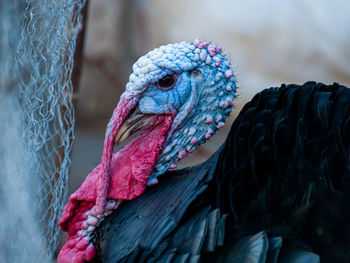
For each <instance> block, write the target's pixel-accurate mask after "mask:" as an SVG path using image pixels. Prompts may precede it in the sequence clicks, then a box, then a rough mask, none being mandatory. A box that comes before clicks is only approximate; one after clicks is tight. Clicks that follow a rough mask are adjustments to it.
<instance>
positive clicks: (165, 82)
mask: <svg viewBox="0 0 350 263" xmlns="http://www.w3.org/2000/svg"><path fill="white" fill-rule="evenodd" d="M174 82H175V79H174V76H172V75H167V76H165V77H164V78H162V79H160V80H158V87H160V88H169V87H171V86H172V85H174Z"/></svg>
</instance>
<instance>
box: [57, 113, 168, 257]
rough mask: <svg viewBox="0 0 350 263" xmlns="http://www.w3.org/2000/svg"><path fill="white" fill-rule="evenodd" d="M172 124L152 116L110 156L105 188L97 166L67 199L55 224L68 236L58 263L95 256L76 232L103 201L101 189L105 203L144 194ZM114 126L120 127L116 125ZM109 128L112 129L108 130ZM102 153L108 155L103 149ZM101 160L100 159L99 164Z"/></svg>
mask: <svg viewBox="0 0 350 263" xmlns="http://www.w3.org/2000/svg"><path fill="white" fill-rule="evenodd" d="M172 121H173V116H169V115H158V116H155V117H154V126H153V127H151V128H152V129H150V130H147V131H146V132H144V133H143V134H141V135H140V136H138V137H137V138H135V139H134V140H133V141H131V142H130V143H129V144H127V145H126V146H125V147H124V148H123V149H122V150H120V151H119V152H118V153H116V154H112V156H111V159H110V161H109V162H108V164H106V167H107V171H108V173H109V174H108V177H107V178H108V181H107V185H104V186H103V187H101V181H105V180H106V178H105V176H106V175H105V174H104V173H103V172H104V171H103V170H104V169H103V168H104V166H103V163H101V164H100V165H98V166H97V167H96V168H95V169H93V170H92V171H91V172H90V174H89V175H88V176H87V177H86V179H85V180H84V182H83V184H82V185H81V186H80V188H79V189H78V190H77V191H76V192H75V193H73V194H72V195H71V196H70V197H69V200H68V202H67V204H66V206H65V207H64V209H63V213H62V217H61V219H60V221H59V225H60V227H61V229H62V230H63V231H67V232H68V237H67V240H66V244H65V245H64V246H63V247H62V249H61V251H60V253H59V256H58V259H57V262H58V263H68V262H70V263H83V262H84V260H87V261H89V260H92V259H93V257H94V256H95V253H96V251H95V248H94V246H93V245H92V243H91V242H90V240H89V239H88V238H87V237H82V236H81V235H80V234H79V231H80V230H85V229H86V228H87V225H86V219H87V217H88V215H87V212H88V211H89V210H90V209H92V208H93V207H95V206H96V203H97V199H98V198H99V197H100V198H103V193H102V194H101V189H103V188H104V187H105V188H107V189H108V195H107V196H104V198H105V200H108V199H116V200H130V199H133V198H135V197H137V196H139V195H141V194H142V193H143V192H144V191H145V188H146V185H147V181H148V178H149V176H150V175H151V173H152V171H153V168H154V166H155V164H156V163H157V160H158V157H159V153H160V150H161V148H162V145H163V143H164V141H165V139H166V135H167V132H168V130H169V128H170V126H171V123H172ZM117 126H119V127H120V125H117ZM109 129H112V130H113V128H111V127H109ZM115 134H116V133H115V130H114V132H112V131H110V132H108V131H107V134H106V137H109V136H111V137H113V136H114V137H115ZM109 139H110V138H109ZM113 139H114V138H113ZM105 147H110V145H107V146H106V140H105ZM105 153H108V151H106V149H105V150H104V154H105ZM106 159H107V160H108V158H106ZM103 160H104V158H102V162H103ZM106 167H105V168H106ZM97 214H98V215H101V214H100V213H97Z"/></svg>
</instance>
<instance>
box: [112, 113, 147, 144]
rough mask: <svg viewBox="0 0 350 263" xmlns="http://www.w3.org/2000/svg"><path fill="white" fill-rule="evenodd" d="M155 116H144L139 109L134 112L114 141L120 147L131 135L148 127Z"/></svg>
mask: <svg viewBox="0 0 350 263" xmlns="http://www.w3.org/2000/svg"><path fill="white" fill-rule="evenodd" d="M153 116H154V115H152V114H143V113H141V112H140V111H138V109H136V110H134V111H133V112H132V113H131V114H130V115H129V117H128V118H127V119H126V120H125V121H124V123H123V124H122V126H121V127H120V129H119V131H118V133H117V135H116V137H115V140H114V142H115V144H116V145H119V144H121V143H123V142H124V141H125V140H126V139H128V138H129V137H130V136H131V135H133V134H135V133H136V132H138V131H139V130H141V129H142V128H146V127H148V126H149V122H150V119H151V118H152V117H153Z"/></svg>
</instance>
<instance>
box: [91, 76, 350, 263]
mask: <svg viewBox="0 0 350 263" xmlns="http://www.w3.org/2000/svg"><path fill="white" fill-rule="evenodd" d="M349 207H350V89H348V88H346V87H344V86H341V85H338V84H336V83H335V84H333V85H324V84H321V83H315V82H307V83H305V84H303V85H282V86H281V87H280V88H270V89H266V90H264V91H262V92H261V93H259V94H257V95H256V96H255V97H254V98H253V99H252V100H251V101H250V102H248V103H247V104H246V105H245V106H244V108H243V109H242V111H241V112H240V114H239V116H238V117H237V119H236V120H235V121H234V123H233V125H232V128H231V131H230V133H229V134H228V137H227V139H226V141H225V143H224V144H223V146H222V147H221V148H220V149H219V150H218V152H217V153H215V154H214V155H213V156H212V157H211V158H210V159H209V160H208V161H207V162H205V163H203V164H201V165H197V166H194V167H190V168H186V169H183V170H176V171H170V172H167V173H165V174H164V175H162V176H161V177H160V178H159V184H158V185H156V186H153V187H150V188H149V189H148V190H147V191H146V192H145V194H144V195H142V196H141V197H139V198H137V199H135V200H132V201H130V202H126V203H123V204H122V205H121V206H120V208H119V209H118V210H117V211H115V212H114V213H113V214H112V215H111V216H110V217H109V218H107V219H106V220H105V221H104V222H103V223H102V224H101V225H100V226H99V227H98V229H97V232H96V235H95V237H94V240H95V244H96V245H97V247H98V257H97V258H96V259H95V261H94V262H100V261H103V262H319V261H321V262H350V211H349Z"/></svg>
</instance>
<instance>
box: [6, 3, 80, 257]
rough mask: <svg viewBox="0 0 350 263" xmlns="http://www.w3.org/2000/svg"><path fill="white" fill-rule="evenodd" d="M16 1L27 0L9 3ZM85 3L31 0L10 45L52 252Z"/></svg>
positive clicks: (35, 192) (40, 217)
mask: <svg viewBox="0 0 350 263" xmlns="http://www.w3.org/2000/svg"><path fill="white" fill-rule="evenodd" d="M11 2H12V3H14V2H23V0H22V1H21V0H16V1H13V0H8V1H5V2H4V3H3V5H4V6H6V5H11ZM84 5H85V0H78V1H72V0H55V1H54V0H27V1H26V9H25V11H24V23H23V27H22V33H21V35H20V37H18V42H17V43H16V44H15V45H13V46H11V47H10V48H11V50H13V49H17V54H16V60H15V62H14V64H15V68H16V74H14V73H12V74H14V75H15V77H16V78H17V79H18V80H19V85H18V92H19V98H20V100H19V101H20V105H21V108H22V115H23V123H22V124H23V127H22V129H23V137H24V142H25V143H24V144H25V145H24V146H25V148H26V150H27V152H28V153H29V154H30V156H31V160H32V161H31V162H29V166H30V167H27V169H26V170H28V171H31V175H30V176H31V177H32V178H35V179H39V184H38V185H39V187H38V188H33V189H32V191H31V193H30V198H32V199H33V200H31V202H32V204H34V209H35V210H36V211H35V218H36V223H37V224H38V225H39V226H40V229H41V231H42V234H43V235H44V236H45V237H46V240H47V246H46V247H47V250H46V253H47V255H48V256H49V257H52V256H53V253H54V251H55V249H56V248H57V246H58V244H59V241H60V240H59V231H58V220H59V217H60V215H61V211H62V208H63V205H64V203H65V201H66V194H67V184H68V172H69V167H70V152H71V147H72V140H73V137H74V130H73V127H74V110H73V105H72V94H73V88H72V82H71V75H72V70H73V57H74V51H75V46H76V38H77V35H78V33H79V30H80V29H81V25H82V23H81V22H82V21H81V20H82V17H81V9H82V8H83V7H84ZM0 19H4V17H1V18H0ZM17 19H18V17H17ZM29 240H30V239H29Z"/></svg>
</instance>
